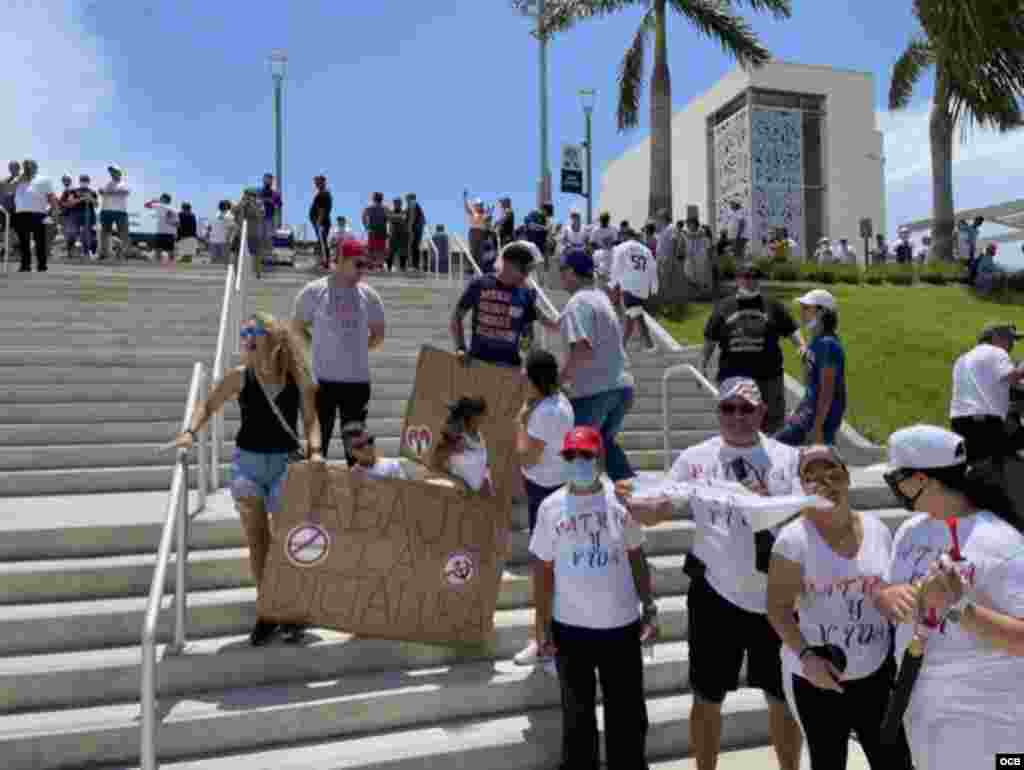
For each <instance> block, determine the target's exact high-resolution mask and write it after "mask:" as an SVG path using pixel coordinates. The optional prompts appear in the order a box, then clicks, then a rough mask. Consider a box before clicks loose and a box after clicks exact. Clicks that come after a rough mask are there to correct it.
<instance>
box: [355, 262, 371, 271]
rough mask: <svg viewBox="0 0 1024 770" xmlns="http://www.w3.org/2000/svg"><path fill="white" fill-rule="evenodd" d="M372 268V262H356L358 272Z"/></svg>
mask: <svg viewBox="0 0 1024 770" xmlns="http://www.w3.org/2000/svg"><path fill="white" fill-rule="evenodd" d="M371 267H373V263H372V262H359V261H358V260H357V261H356V270H369V269H370V268H371Z"/></svg>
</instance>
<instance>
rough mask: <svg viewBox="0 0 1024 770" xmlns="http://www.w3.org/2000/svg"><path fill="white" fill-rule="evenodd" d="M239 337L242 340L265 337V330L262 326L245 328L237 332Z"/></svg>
mask: <svg viewBox="0 0 1024 770" xmlns="http://www.w3.org/2000/svg"><path fill="white" fill-rule="evenodd" d="M239 336H240V337H241V338H242V339H245V338H246V337H266V336H267V330H266V329H264V328H263V327H262V326H246V327H245V328H244V329H242V331H240V332H239Z"/></svg>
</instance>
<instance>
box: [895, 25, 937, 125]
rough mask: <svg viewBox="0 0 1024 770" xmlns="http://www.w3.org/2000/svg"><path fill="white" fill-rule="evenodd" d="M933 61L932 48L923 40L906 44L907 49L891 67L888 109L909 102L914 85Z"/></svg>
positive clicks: (900, 107) (898, 107) (899, 107)
mask: <svg viewBox="0 0 1024 770" xmlns="http://www.w3.org/2000/svg"><path fill="white" fill-rule="evenodd" d="M933 61H934V60H933V54H932V49H931V47H930V46H929V44H928V43H926V42H925V41H923V40H914V41H912V42H911V43H910V45H908V46H907V50H905V51H904V52H903V53H902V54H900V58H899V59H897V60H896V64H895V66H893V68H892V82H890V83H889V109H890V110H901V109H903V108H904V107H906V106H907V105H908V104H910V97H911V96H913V94H914V86H915V85H916V84H917V81H918V80H920V79H921V75H922V74H923V73H924V71H925V69H926V68H928V67H929V66H930V65H931V64H932V63H933Z"/></svg>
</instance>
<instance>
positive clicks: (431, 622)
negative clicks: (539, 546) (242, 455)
mask: <svg viewBox="0 0 1024 770" xmlns="http://www.w3.org/2000/svg"><path fill="white" fill-rule="evenodd" d="M281 499H282V508H281V511H280V512H279V513H277V514H275V515H274V516H273V527H272V531H271V542H270V550H269V553H268V555H267V563H266V567H265V571H264V575H263V584H262V585H261V587H260V594H259V602H258V614H259V616H260V617H261V618H263V619H265V620H269V621H274V622H278V623H300V624H303V625H309V626H315V627H321V628H333V629H337V630H339V631H347V632H350V633H354V634H358V635H360V636H366V637H374V638H378V639H396V640H405V641H415V642H427V643H440V644H454V643H474V642H482V641H485V640H487V639H488V638H489V637H490V635H491V633H492V631H493V629H494V610H495V606H496V604H497V600H498V590H499V587H500V582H501V574H502V570H503V568H504V562H505V556H506V553H507V548H508V530H509V525H510V521H509V519H510V512H511V506H510V505H509V504H508V503H507V502H504V503H503V502H501V498H498V497H482V496H481V495H478V494H475V493H472V492H469V491H467V490H466V489H465V487H463V486H461V485H459V484H456V483H454V482H452V481H449V480H446V479H441V478H438V477H436V476H431V475H430V474H428V473H426V472H423V473H421V474H420V478H419V479H416V480H413V481H404V480H398V479H370V478H366V477H365V476H362V475H360V474H353V473H351V472H350V471H349V470H348V468H346V467H344V466H341V465H319V464H318V465H314V464H311V463H296V464H293V465H290V466H289V468H288V476H287V478H286V479H285V482H284V488H283V490H282V496H281Z"/></svg>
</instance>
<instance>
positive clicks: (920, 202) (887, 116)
mask: <svg viewBox="0 0 1024 770" xmlns="http://www.w3.org/2000/svg"><path fill="white" fill-rule="evenodd" d="M930 110H931V104H930V103H925V104H919V105H915V106H912V107H910V108H908V109H906V110H903V111H900V112H879V113H878V115H877V118H878V127H879V129H880V130H881V131H882V132H883V134H884V135H885V158H886V164H885V179H886V196H887V210H888V216H887V221H888V225H889V228H888V229H889V231H890V235H895V232H896V228H897V227H898V226H899V225H900V224H902V223H905V222H910V221H913V220H918V219H928V218H930V217H931V214H932V183H931V148H930V142H929V133H928V119H929V113H930ZM1022 178H1024V130H1021V131H1014V132H1011V133H1009V134H1004V135H1000V134H999V133H998V132H996V131H991V130H982V129H980V128H975V129H974V130H973V131H971V132H970V133H969V134H968V136H967V141H966V142H961V141H960V134H959V131H958V132H957V134H956V135H955V137H954V145H953V195H954V201H955V205H956V208H957V209H966V208H980V207H983V206H992V205H996V204H999V203H1003V202H1005V201H1008V200H1013V199H1016V198H1020V197H1022V195H1021V192H1020V185H1021V179H1022Z"/></svg>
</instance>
